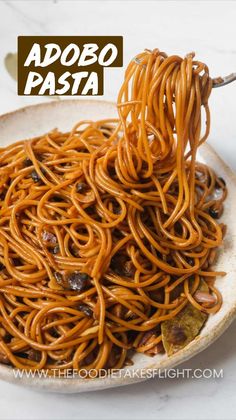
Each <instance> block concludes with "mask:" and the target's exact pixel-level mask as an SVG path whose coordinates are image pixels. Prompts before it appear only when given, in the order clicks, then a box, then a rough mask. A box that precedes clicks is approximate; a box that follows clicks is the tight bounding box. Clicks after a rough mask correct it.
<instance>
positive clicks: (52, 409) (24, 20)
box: [0, 0, 236, 420]
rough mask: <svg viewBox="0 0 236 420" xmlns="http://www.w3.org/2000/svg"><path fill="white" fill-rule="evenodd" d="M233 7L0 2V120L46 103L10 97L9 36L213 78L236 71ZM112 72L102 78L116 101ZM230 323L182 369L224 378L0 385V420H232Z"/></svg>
mask: <svg viewBox="0 0 236 420" xmlns="http://www.w3.org/2000/svg"><path fill="white" fill-rule="evenodd" d="M235 19H236V3H235V2H232V1H231V2H227V1H209V2H207V1H202V2H192V1H188V2H187V1H182V2H181V1H174V2H172V1H163V2H154V1H153V2H149V1H140V2H136V1H116V2H112V1H93V2H92V1H87V2H80V1H47V0H42V1H21V0H18V1H1V2H0V113H4V112H8V111H11V110H14V109H16V108H18V107H21V106H25V105H28V104H32V103H37V102H39V101H42V100H44V101H48V99H47V98H43V99H40V100H38V98H32V97H28V98H27V97H17V95H16V85H15V82H14V81H13V80H12V79H11V78H10V76H9V75H8V74H7V73H6V71H5V69H4V66H3V60H4V57H5V55H6V54H7V53H8V52H15V51H16V37H17V36H18V35H47V34H48V35H49V34H51V35H63V34H64V35H73V34H75V35H96V34H97V35H109V34H111V35H123V36H124V63H125V64H127V62H128V60H129V59H130V58H131V57H133V56H134V55H135V54H136V53H137V52H139V51H140V50H142V49H143V48H146V47H147V48H153V47H156V46H158V47H159V48H161V49H163V50H165V51H166V52H168V53H169V54H171V53H179V54H185V53H186V52H189V51H193V50H194V51H196V53H197V56H198V57H199V59H202V60H203V61H206V62H207V63H208V64H209V67H210V70H211V74H212V75H213V76H218V75H226V74H229V73H231V72H233V71H236V44H235V39H236V25H235ZM121 80H122V71H120V69H107V70H106V73H105V95H104V98H105V99H110V100H115V98H116V93H117V90H118V87H119V85H120V83H121ZM235 96H236V83H235V84H234V85H231V86H226V87H224V88H222V89H217V90H214V92H213V94H212V97H211V109H212V131H211V136H210V140H209V141H210V142H211V143H212V144H213V145H214V147H215V148H216V150H217V151H218V152H219V154H220V155H221V156H222V158H223V159H225V161H226V162H227V163H228V164H229V165H230V166H231V167H232V168H234V169H235V170H236V158H235V156H236V118H235V109H236V106H235ZM235 342H236V324H235V323H234V324H233V325H232V326H231V327H230V328H229V330H228V331H227V332H226V333H225V334H224V335H223V337H221V338H220V339H219V340H218V341H217V342H216V343H215V344H214V345H212V346H211V348H209V349H207V350H206V351H204V352H203V353H202V354H200V355H198V356H197V357H195V358H194V359H192V360H191V361H189V362H187V363H185V364H184V367H186V368H193V369H194V368H203V369H204V368H212V369H214V368H215V369H222V368H223V369H224V378H223V379H218V380H216V379H215V380H214V379H198V380H197V379H178V380H177V379H159V380H157V379H154V380H150V381H148V382H145V383H141V384H138V385H134V386H129V387H124V388H119V389H114V390H108V391H103V392H99V393H90V394H80V395H72V396H67V395H53V394H43V393H36V392H32V391H30V390H25V389H21V388H20V387H16V386H13V385H9V384H6V383H3V382H0V419H9V420H10V419H35V420H36V419H58V420H64V419H78V418H84V419H97V420H99V419H104V420H105V419H112V420H113V419H118V418H119V419H120V418H122V419H124V420H125V419H143V418H147V419H157V418H159V419H166V420H168V419H174V420H177V419H189V420H194V419H197V418H198V419H207V420H210V419H212V418H214V419H224V420H228V419H235V417H236V399H235V387H236V354H235V353H236V351H235Z"/></svg>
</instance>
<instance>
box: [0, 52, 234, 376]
mask: <svg viewBox="0 0 236 420" xmlns="http://www.w3.org/2000/svg"><path fill="white" fill-rule="evenodd" d="M211 88H212V80H211V78H210V76H209V71H208V67H207V66H206V65H205V64H203V63H201V62H199V61H196V60H195V58H194V54H193V53H191V54H188V55H187V56H186V57H185V58H184V59H183V58H181V57H179V56H175V55H174V56H169V57H168V56H167V55H166V54H165V53H163V52H160V51H159V50H157V49H155V50H153V51H149V50H146V51H144V52H143V53H141V54H140V55H138V56H137V57H135V59H134V60H132V61H131V62H130V64H129V65H128V67H127V69H126V72H125V78H124V82H123V84H122V86H121V89H120V92H119V95H118V99H117V110H118V118H117V119H116V120H106V119H104V120H102V121H96V122H93V121H80V122H79V123H78V124H77V125H76V126H75V127H74V128H73V129H72V131H71V132H68V133H62V132H60V131H58V130H53V131H51V132H50V133H48V134H46V135H42V136H40V137H37V138H34V139H28V140H22V141H18V142H17V143H14V144H11V145H10V146H7V147H5V148H2V149H0V361H1V362H2V363H7V364H9V365H12V366H14V367H17V368H20V369H48V370H49V371H51V370H52V369H55V368H56V369H58V370H63V369H68V368H74V369H81V368H83V369H85V370H89V369H91V368H93V369H96V370H97V371H99V369H101V368H105V369H108V368H122V367H123V366H125V365H127V364H131V363H132V361H131V357H132V355H133V353H134V352H142V353H145V354H147V355H155V354H157V353H160V352H163V351H165V349H166V346H165V345H164V347H163V344H165V343H163V341H164V339H163V334H164V329H163V330H162V326H165V328H166V326H168V324H165V322H167V321H168V322H172V321H174V320H175V319H179V318H177V317H181V314H184V313H185V314H186V312H184V311H185V309H186V308H192V307H194V308H195V309H196V312H197V313H198V311H200V313H202V314H205V315H204V316H205V318H204V319H202V321H201V322H200V323H199V329H200V327H201V326H202V325H203V322H205V319H206V318H207V316H208V315H209V314H214V313H215V312H217V311H218V310H219V309H220V307H221V303H222V299H221V295H220V293H219V292H218V290H217V289H216V288H215V286H214V279H215V277H216V276H220V275H224V273H223V272H222V273H217V272H215V271H214V270H213V269H212V268H211V266H212V264H213V263H214V261H215V259H216V257H217V248H218V247H219V246H221V245H222V239H223V236H224V234H225V230H226V226H225V225H224V224H223V223H219V222H218V220H217V219H218V218H219V217H220V216H221V214H222V212H223V201H224V199H225V198H226V194H227V189H226V186H225V182H224V180H223V179H222V178H221V177H218V176H216V174H215V173H214V171H213V170H212V169H211V168H209V167H208V166H206V165H204V164H203V163H199V162H197V160H196V155H197V150H198V147H199V146H200V145H201V144H202V143H203V142H205V140H206V139H207V136H208V134H209V130H210V112H209V107H208V99H209V96H210V93H211ZM78 119H79V115H78ZM59 123H60V121H58V124H59ZM202 285H204V287H203V286H202ZM189 305H190V306H189ZM188 313H189V314H190V311H189V310H188ZM191 313H192V312H191ZM191 316H192V315H191ZM196 333H197V332H196ZM196 333H195V335H196ZM191 339H194V337H192V338H191ZM189 340H190V339H188V341H189ZM175 341H176V343H177V344H178V345H179V344H180V347H181V331H177V332H176V326H175V331H174V337H172V344H173V343H174V342H175ZM183 342H184V339H183ZM176 343H174V344H176Z"/></svg>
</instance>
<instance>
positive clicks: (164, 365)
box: [0, 99, 236, 393]
mask: <svg viewBox="0 0 236 420" xmlns="http://www.w3.org/2000/svg"><path fill="white" fill-rule="evenodd" d="M75 103H76V104H77V105H82V104H83V105H85V106H91V105H92V106H94V105H95V106H96V104H97V105H106V106H110V107H113V108H114V106H115V103H114V102H111V101H105V100H100V99H63V100H61V101H50V102H41V103H38V104H34V105H28V106H25V107H22V108H18V109H16V110H14V111H10V112H7V113H5V114H3V115H0V123H2V122H3V123H4V122H5V121H7V120H8V119H9V118H10V119H11V118H14V117H15V116H16V115H20V114H21V113H24V112H27V111H31V110H32V111H33V112H34V111H35V110H37V109H42V108H45V107H46V108H51V107H53V108H55V107H57V106H66V105H70V106H71V105H73V104H75ZM201 150H202V151H203V154H204V158H206V159H207V158H209V159H214V160H215V161H218V163H219V164H220V165H221V166H222V167H223V168H224V170H225V172H226V173H227V175H228V177H229V178H230V179H231V180H232V182H233V184H234V185H235V188H236V175H235V174H234V172H233V171H232V170H231V168H230V167H229V166H228V165H227V164H226V163H225V162H224V161H223V160H222V159H221V157H220V156H219V155H218V154H217V152H216V151H215V150H214V149H213V147H212V146H211V145H209V144H204V145H202V146H201ZM234 318H236V296H235V301H234V304H233V305H232V306H231V308H230V310H229V311H228V312H227V313H226V314H225V316H224V317H223V318H222V319H221V320H220V321H218V323H217V324H216V325H215V326H214V327H213V328H212V329H211V330H210V331H209V332H208V333H205V334H204V335H201V334H200V335H199V336H198V337H196V338H195V339H194V340H193V341H192V342H191V343H189V344H188V345H187V346H186V347H184V348H183V349H182V350H181V351H179V352H178V353H175V354H174V355H172V356H170V357H169V358H165V359H163V360H158V361H157V362H155V360H154V359H150V363H148V364H147V366H145V367H143V368H142V370H143V371H144V372H143V373H144V375H143V377H142V378H140V377H139V378H137V377H130V376H129V375H128V376H127V373H126V370H125V369H122V370H121V371H120V374H119V375H117V376H115V377H114V376H113V377H112V378H111V377H109V376H107V377H105V378H96V379H89V380H86V379H80V378H69V379H68V378H54V377H46V378H45V377H43V378H39V377H35V378H33V377H26V376H23V377H22V378H21V377H15V376H14V374H13V370H14V369H13V368H12V367H9V366H6V365H4V364H0V379H1V380H5V381H7V382H10V383H15V384H17V383H18V384H21V385H24V386H26V387H30V388H34V389H38V390H45V391H50V392H60V393H79V392H87V391H97V390H104V389H107V388H113V387H117V386H122V385H129V384H133V383H137V382H141V381H144V380H147V379H148V376H147V377H145V374H146V375H148V372H150V371H154V370H156V369H157V370H158V371H162V370H163V369H170V368H173V367H175V366H177V365H179V364H180V363H182V362H184V361H187V360H188V359H190V358H192V357H193V356H195V355H196V354H198V353H200V352H201V351H202V350H204V349H205V348H207V347H208V346H209V345H210V344H212V343H213V342H214V341H215V340H216V339H217V338H219V337H220V335H221V334H222V333H223V332H224V331H225V330H226V329H227V328H228V327H229V325H230V324H231V322H232V321H233V320H234Z"/></svg>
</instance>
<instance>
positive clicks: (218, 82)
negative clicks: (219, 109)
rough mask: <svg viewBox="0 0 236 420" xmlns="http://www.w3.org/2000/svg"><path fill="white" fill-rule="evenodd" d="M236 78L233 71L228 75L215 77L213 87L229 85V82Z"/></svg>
mask: <svg viewBox="0 0 236 420" xmlns="http://www.w3.org/2000/svg"><path fill="white" fill-rule="evenodd" d="M234 80H236V73H231V74H229V75H228V76H225V77H215V78H214V79H213V88H217V87H221V86H225V85H228V84H229V83H231V82H233V81H234Z"/></svg>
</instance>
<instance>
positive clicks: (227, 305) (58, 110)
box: [0, 100, 236, 393]
mask: <svg viewBox="0 0 236 420" xmlns="http://www.w3.org/2000/svg"><path fill="white" fill-rule="evenodd" d="M116 116H117V114H116V108H115V106H114V104H112V103H109V102H104V101H97V100H70V101H67V100H63V101H54V102H50V103H44V104H40V105H35V106H29V107H26V108H22V109H19V110H17V111H15V112H12V113H9V114H5V115H2V116H1V117H0V147H2V146H5V145H8V144H10V143H11V142H15V141H16V140H20V139H24V138H30V137H34V136H38V135H41V134H43V133H46V132H47V131H49V130H51V129H53V128H56V127H57V128H59V129H60V130H70V129H71V128H72V127H73V125H74V124H75V123H76V122H77V121H79V120H82V119H93V120H97V119H103V118H111V117H116ZM199 159H200V160H201V161H203V162H206V163H207V164H208V165H209V166H211V167H212V168H213V169H214V170H215V171H216V172H217V173H218V174H219V175H220V176H222V177H223V178H224V179H225V181H226V183H227V187H228V191H229V194H228V198H227V200H226V203H225V211H224V215H223V217H222V221H223V222H225V223H227V225H228V232H227V236H226V239H225V243H224V247H222V248H221V250H220V253H219V257H218V261H217V263H216V266H215V268H216V270H221V271H222V270H223V271H226V272H227V275H226V276H225V277H221V278H218V279H217V280H216V286H217V287H218V289H219V290H220V292H221V293H222V296H223V305H222V308H221V310H220V311H219V312H218V313H217V314H215V315H212V316H210V317H209V318H208V320H207V322H206V324H205V326H204V328H203V329H202V331H201V333H200V335H199V336H198V337H197V338H195V340H194V341H192V342H191V343H190V344H189V345H188V346H186V347H185V348H184V349H183V350H181V351H179V352H178V353H176V354H174V355H173V356H171V357H167V356H166V355H157V356H155V357H153V358H150V357H148V356H145V355H142V354H136V355H135V356H134V359H133V360H134V365H133V366H132V367H130V368H127V369H126V370H124V371H123V370H122V371H121V374H120V375H119V376H116V377H109V376H108V377H105V378H98V379H89V380H84V379H80V378H78V377H77V378H69V379H68V378H67V379H64V378H60V379H58V378H38V377H36V378H32V377H30V378H26V377H23V378H22V379H20V378H16V377H15V376H14V375H13V369H12V368H10V367H8V366H6V365H0V379H2V380H5V381H8V382H13V383H18V384H21V385H24V386H27V387H30V388H37V389H41V390H46V391H53V392H61V393H77V392H84V391H95V390H101V389H105V388H111V387H116V386H121V385H128V384H131V383H134V382H139V381H141V380H144V379H145V378H144V376H145V373H147V374H148V372H151V371H150V370H153V369H157V370H162V369H169V368H173V367H174V366H177V365H178V364H180V363H182V362H183V361H185V360H187V359H190V358H191V357H193V356H195V355H196V354H197V353H199V352H201V351H202V350H204V349H205V348H206V347H208V346H209V345H210V344H212V343H213V342H214V341H215V340H216V339H217V338H218V337H219V336H220V335H221V334H222V333H223V332H224V331H225V330H226V328H227V327H228V326H229V324H230V323H231V322H232V321H233V319H234V317H235V315H236V278H235V270H236V216H235V215H236V176H235V175H234V174H233V173H232V171H231V170H230V169H229V168H228V167H227V165H226V164H225V163H224V162H223V161H222V159H221V158H220V157H219V156H218V155H217V154H216V152H215V151H214V150H213V149H212V147H210V146H209V145H207V144H205V145H203V146H202V147H201V148H200V152H199ZM212 351H214V348H212ZM134 369H135V370H136V369H138V370H139V372H142V377H140V376H141V375H139V377H135V376H134V375H131V373H130V372H131V371H130V370H132V371H133V370H134ZM141 369H142V371H141Z"/></svg>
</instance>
